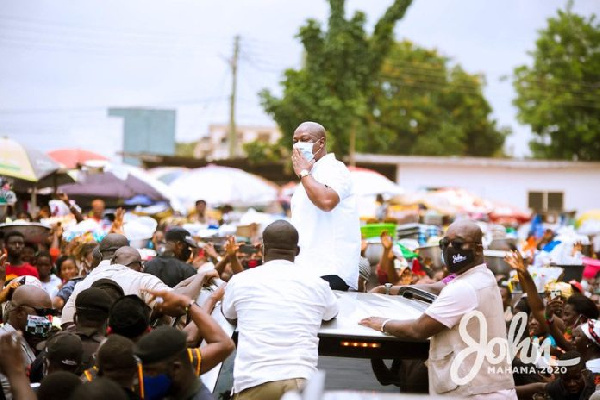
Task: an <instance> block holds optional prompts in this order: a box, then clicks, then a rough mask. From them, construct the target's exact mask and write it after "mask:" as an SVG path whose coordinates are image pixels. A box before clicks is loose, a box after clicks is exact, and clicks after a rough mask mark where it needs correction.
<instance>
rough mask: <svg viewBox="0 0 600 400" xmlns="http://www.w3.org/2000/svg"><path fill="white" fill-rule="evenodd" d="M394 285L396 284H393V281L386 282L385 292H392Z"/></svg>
mask: <svg viewBox="0 0 600 400" xmlns="http://www.w3.org/2000/svg"><path fill="white" fill-rule="evenodd" d="M392 286H394V285H392V284H391V283H386V284H385V294H390V289H391V288H392Z"/></svg>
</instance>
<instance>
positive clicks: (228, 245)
mask: <svg viewBox="0 0 600 400" xmlns="http://www.w3.org/2000/svg"><path fill="white" fill-rule="evenodd" d="M239 249H240V245H239V244H238V243H237V242H236V241H235V237H233V236H229V237H228V238H227V242H225V254H226V255H227V256H228V257H235V255H236V254H237V252H238V250H239Z"/></svg>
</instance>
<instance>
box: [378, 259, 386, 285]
mask: <svg viewBox="0 0 600 400" xmlns="http://www.w3.org/2000/svg"><path fill="white" fill-rule="evenodd" d="M375 273H376V274H377V279H378V280H379V284H381V285H385V284H386V283H388V282H389V281H388V276H387V273H385V272H384V271H382V270H381V268H379V264H377V269H375Z"/></svg>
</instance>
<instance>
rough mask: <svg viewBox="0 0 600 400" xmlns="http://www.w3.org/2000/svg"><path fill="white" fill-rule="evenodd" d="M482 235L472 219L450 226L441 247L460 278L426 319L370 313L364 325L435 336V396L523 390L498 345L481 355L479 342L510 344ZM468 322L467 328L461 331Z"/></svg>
mask: <svg viewBox="0 0 600 400" xmlns="http://www.w3.org/2000/svg"><path fill="white" fill-rule="evenodd" d="M481 237H482V233H481V229H480V228H479V226H478V225H477V224H475V223H474V222H472V221H465V220H463V221H457V222H455V223H453V224H452V225H450V227H449V228H448V232H447V233H446V236H445V237H444V238H442V240H441V241H440V247H441V248H442V255H443V259H444V263H445V264H446V267H447V268H448V270H449V271H450V272H451V273H453V274H456V278H454V279H453V280H452V281H450V282H449V283H448V284H447V285H446V286H445V287H444V288H443V289H442V291H441V292H440V294H439V296H438V297H437V299H436V300H435V301H434V302H433V303H432V304H431V306H429V308H427V310H425V313H423V315H421V317H419V318H418V319H416V320H393V319H385V318H379V317H370V318H365V319H363V320H362V321H360V324H361V325H365V326H368V327H370V328H373V329H375V330H379V331H381V332H384V333H387V334H390V335H393V336H397V337H401V338H410V339H421V340H423V339H427V338H431V340H430V350H429V358H428V361H427V363H428V374H429V393H430V394H438V395H442V394H443V395H449V396H453V397H460V398H463V397H469V398H477V399H492V400H494V399H511V400H512V399H516V398H517V394H516V392H515V389H514V387H515V385H514V381H513V378H512V366H511V363H510V361H507V356H506V354H504V357H499V352H500V346H498V345H496V346H493V347H492V348H491V349H490V348H484V349H483V350H480V351H483V354H481V357H480V358H477V356H478V355H479V354H478V351H477V348H476V347H475V346H473V343H483V344H487V343H490V342H491V341H498V340H499V339H500V341H501V342H502V343H504V344H505V345H506V343H507V342H506V324H505V322H504V311H503V308H502V299H501V297H500V290H499V289H498V285H497V283H496V279H495V278H494V275H493V274H492V272H491V271H490V270H489V269H488V268H487V266H486V265H485V263H484V258H483V247H482V244H481ZM462 325H464V327H463V329H464V330H465V331H466V332H461V330H463V329H459V327H460V326H462ZM467 336H468V337H467ZM482 336H483V337H482ZM506 346H507V345H506ZM484 347H485V346H484ZM472 371H473V372H474V373H473V374H472V375H470V373H471V372H472Z"/></svg>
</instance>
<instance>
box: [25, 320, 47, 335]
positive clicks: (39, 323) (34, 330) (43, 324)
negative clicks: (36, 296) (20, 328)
mask: <svg viewBox="0 0 600 400" xmlns="http://www.w3.org/2000/svg"><path fill="white" fill-rule="evenodd" d="M51 329H52V322H50V320H49V319H48V318H45V317H38V316H37V315H29V316H27V325H25V333H28V334H30V335H32V336H37V337H43V338H45V337H47V336H48V334H49V333H50V330H51Z"/></svg>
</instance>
